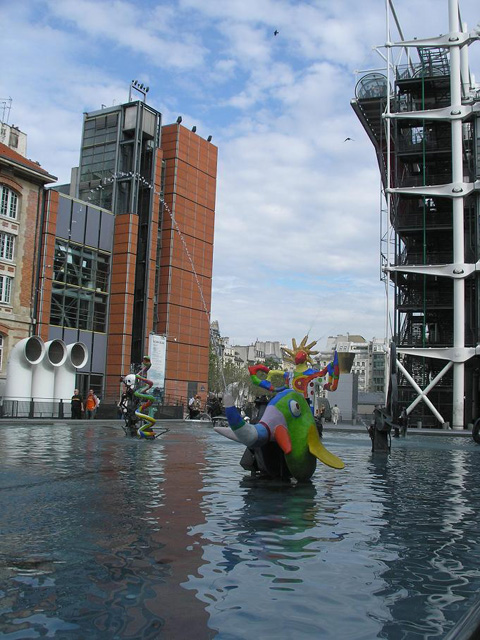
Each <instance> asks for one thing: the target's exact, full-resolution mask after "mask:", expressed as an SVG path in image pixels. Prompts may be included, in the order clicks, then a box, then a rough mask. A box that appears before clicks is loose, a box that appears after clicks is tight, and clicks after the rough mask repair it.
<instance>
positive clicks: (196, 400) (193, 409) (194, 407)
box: [188, 395, 202, 420]
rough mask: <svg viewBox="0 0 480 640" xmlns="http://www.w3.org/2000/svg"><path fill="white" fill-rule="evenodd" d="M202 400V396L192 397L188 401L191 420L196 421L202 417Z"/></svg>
mask: <svg viewBox="0 0 480 640" xmlns="http://www.w3.org/2000/svg"><path fill="white" fill-rule="evenodd" d="M200 399H201V398H200V396H199V395H196V396H192V397H191V398H190V400H189V401H188V413H189V414H190V420H195V418H196V417H197V416H198V415H200V409H201V406H202V405H201V404H200Z"/></svg>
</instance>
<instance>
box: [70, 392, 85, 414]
mask: <svg viewBox="0 0 480 640" xmlns="http://www.w3.org/2000/svg"><path fill="white" fill-rule="evenodd" d="M70 402H71V407H72V410H71V413H72V420H81V419H82V413H83V398H82V396H81V395H80V391H79V390H78V389H74V391H73V396H72V399H71V401H70Z"/></svg>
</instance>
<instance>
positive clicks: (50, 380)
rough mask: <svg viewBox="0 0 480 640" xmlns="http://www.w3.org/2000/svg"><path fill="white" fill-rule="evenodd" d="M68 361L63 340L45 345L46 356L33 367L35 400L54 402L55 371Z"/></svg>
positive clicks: (33, 393) (51, 341)
mask: <svg viewBox="0 0 480 640" xmlns="http://www.w3.org/2000/svg"><path fill="white" fill-rule="evenodd" d="M66 360H67V346H66V344H65V343H64V342H63V340H58V339H57V340H50V341H49V342H46V343H45V356H44V358H43V359H42V360H41V361H40V362H39V363H38V364H37V365H35V367H33V374H32V398H33V399H34V400H44V401H50V402H52V401H53V398H54V387H55V369H56V368H58V367H62V366H63V365H64V364H65V362H66Z"/></svg>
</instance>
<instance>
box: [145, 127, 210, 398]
mask: <svg viewBox="0 0 480 640" xmlns="http://www.w3.org/2000/svg"><path fill="white" fill-rule="evenodd" d="M162 150H163V154H164V160H165V166H166V173H165V187H164V189H165V204H166V207H165V210H164V213H163V225H162V249H161V257H160V278H159V288H158V322H157V329H156V330H157V332H158V333H162V334H165V335H166V336H167V364H166V387H165V392H166V394H167V395H171V396H175V397H183V398H186V397H189V396H191V395H193V394H194V393H196V392H198V393H200V394H201V395H202V396H204V394H205V392H206V390H207V384H208V363H209V313H210V307H211V292H212V266H213V235H214V223H215V197H216V176H217V148H216V147H215V146H214V145H212V144H211V142H209V141H207V140H204V139H202V138H201V137H200V136H198V135H196V134H195V133H193V132H191V131H189V130H188V129H186V128H185V127H183V126H181V125H180V124H172V125H167V126H164V127H163V128H162ZM192 263H193V264H192Z"/></svg>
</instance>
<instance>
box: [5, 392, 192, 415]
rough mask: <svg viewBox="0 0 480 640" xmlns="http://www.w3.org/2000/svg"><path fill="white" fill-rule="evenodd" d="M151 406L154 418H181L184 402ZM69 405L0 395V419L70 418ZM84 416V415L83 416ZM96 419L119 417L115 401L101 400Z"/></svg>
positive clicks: (55, 401) (166, 402) (155, 403)
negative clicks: (11, 398) (14, 398)
mask: <svg viewBox="0 0 480 640" xmlns="http://www.w3.org/2000/svg"><path fill="white" fill-rule="evenodd" d="M152 407H153V408H154V409H156V412H155V419H156V420H169V419H170V420H182V419H183V416H184V414H185V410H186V409H185V407H186V403H183V402H180V401H178V400H177V401H174V402H172V403H171V404H169V403H168V399H165V401H164V402H163V403H161V402H154V403H153V404H152ZM71 417H72V412H71V405H70V402H69V401H66V402H64V401H62V400H53V399H52V400H48V399H47V400H34V399H33V398H30V399H25V400H6V399H4V398H1V397H0V419H8V418H12V419H13V418H25V419H37V418H38V419H40V420H45V419H50V420H52V419H53V420H62V419H71ZM84 417H86V416H84ZM95 417H96V419H100V420H116V419H121V417H122V416H121V413H120V411H119V409H118V405H117V404H116V403H107V402H105V403H104V402H101V403H100V406H99V407H98V409H97V412H96V416H95Z"/></svg>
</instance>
